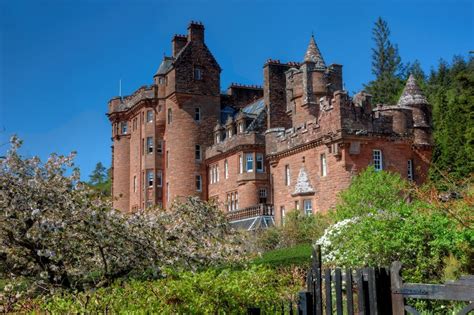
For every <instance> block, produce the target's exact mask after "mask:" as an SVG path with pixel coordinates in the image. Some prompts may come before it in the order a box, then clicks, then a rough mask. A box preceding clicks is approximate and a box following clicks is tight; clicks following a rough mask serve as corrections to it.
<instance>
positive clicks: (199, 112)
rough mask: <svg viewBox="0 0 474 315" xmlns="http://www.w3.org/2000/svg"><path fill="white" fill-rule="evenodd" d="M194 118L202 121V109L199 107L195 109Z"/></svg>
mask: <svg viewBox="0 0 474 315" xmlns="http://www.w3.org/2000/svg"><path fill="white" fill-rule="evenodd" d="M194 120H195V121H201V109H200V108H199V107H196V108H195V109H194Z"/></svg>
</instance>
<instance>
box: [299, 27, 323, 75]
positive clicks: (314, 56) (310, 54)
mask: <svg viewBox="0 0 474 315" xmlns="http://www.w3.org/2000/svg"><path fill="white" fill-rule="evenodd" d="M304 62H313V63H315V64H316V68H317V69H324V68H326V63H325V62H324V59H323V56H322V55H321V52H320V51H319V48H318V45H316V41H315V40H314V36H313V35H311V39H310V40H309V45H308V49H307V50H306V54H305V55H304Z"/></svg>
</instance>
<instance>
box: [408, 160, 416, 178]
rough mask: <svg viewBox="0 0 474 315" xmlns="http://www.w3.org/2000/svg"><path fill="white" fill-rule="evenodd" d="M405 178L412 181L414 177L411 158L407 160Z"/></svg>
mask: <svg viewBox="0 0 474 315" xmlns="http://www.w3.org/2000/svg"><path fill="white" fill-rule="evenodd" d="M407 178H408V180H409V181H413V180H414V179H415V172H414V168H413V160H412V159H409V160H408V161H407Z"/></svg>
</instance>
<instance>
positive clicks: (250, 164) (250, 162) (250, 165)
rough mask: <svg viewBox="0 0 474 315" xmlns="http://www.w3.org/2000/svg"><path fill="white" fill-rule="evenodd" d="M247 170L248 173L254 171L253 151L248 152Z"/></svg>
mask: <svg viewBox="0 0 474 315" xmlns="http://www.w3.org/2000/svg"><path fill="white" fill-rule="evenodd" d="M246 170H247V172H248V173H250V172H253V153H247V164H246Z"/></svg>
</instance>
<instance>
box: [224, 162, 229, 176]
mask: <svg viewBox="0 0 474 315" xmlns="http://www.w3.org/2000/svg"><path fill="white" fill-rule="evenodd" d="M224 178H225V179H227V178H229V163H228V162H227V160H225V161H224Z"/></svg>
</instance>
